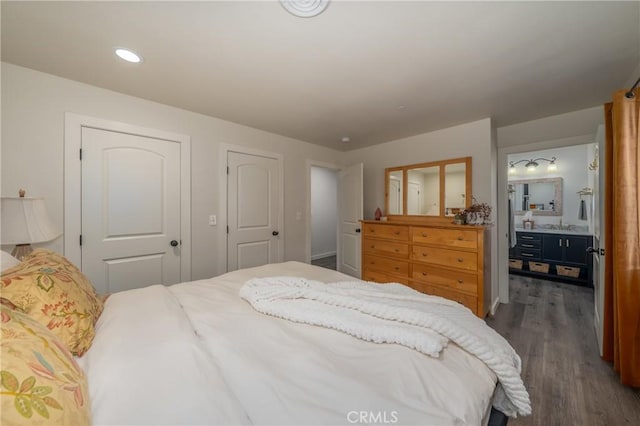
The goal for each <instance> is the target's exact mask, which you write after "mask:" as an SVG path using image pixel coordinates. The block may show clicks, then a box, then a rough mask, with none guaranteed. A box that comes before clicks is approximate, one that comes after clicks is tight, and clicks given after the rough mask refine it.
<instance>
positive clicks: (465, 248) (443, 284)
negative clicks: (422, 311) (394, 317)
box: [362, 220, 491, 318]
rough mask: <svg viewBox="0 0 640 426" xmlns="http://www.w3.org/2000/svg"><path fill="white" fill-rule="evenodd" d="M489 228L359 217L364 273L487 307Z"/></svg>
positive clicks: (480, 311)
mask: <svg viewBox="0 0 640 426" xmlns="http://www.w3.org/2000/svg"><path fill="white" fill-rule="evenodd" d="M489 252H490V246H489V233H488V229H487V228H485V227H484V226H469V225H449V224H443V225H440V224H437V225H435V224H428V225H427V224H424V223H414V222H401V221H388V222H380V221H373V220H364V221H362V279H363V280H365V281H375V282H380V283H385V282H398V283H402V284H406V285H408V286H409V287H412V288H414V289H415V290H418V291H421V292H423V293H427V294H432V295H436V296H441V297H445V298H447V299H451V300H455V301H456V302H459V303H462V304H463V305H465V306H467V307H468V308H469V309H471V311H473V312H474V313H475V314H476V315H477V316H479V317H481V318H484V317H485V316H486V314H487V312H489V307H490V303H491V300H490V294H491V279H490V276H489V268H486V269H485V267H484V266H485V263H486V264H487V265H488V264H489Z"/></svg>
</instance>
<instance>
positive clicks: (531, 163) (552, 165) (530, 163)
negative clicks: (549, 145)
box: [509, 157, 558, 174]
mask: <svg viewBox="0 0 640 426" xmlns="http://www.w3.org/2000/svg"><path fill="white" fill-rule="evenodd" d="M539 161H548V162H549V165H548V166H547V171H549V172H552V171H555V170H558V166H557V165H556V157H551V160H548V159H546V158H535V159H531V160H518V161H509V173H510V174H513V173H515V172H516V164H520V163H526V164H525V165H524V166H525V167H526V169H527V171H528V172H534V171H535V170H536V169H537V168H538V166H539V165H540V163H538V162H539Z"/></svg>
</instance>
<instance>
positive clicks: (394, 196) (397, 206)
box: [386, 179, 402, 214]
mask: <svg viewBox="0 0 640 426" xmlns="http://www.w3.org/2000/svg"><path fill="white" fill-rule="evenodd" d="M391 212H394V213H391ZM400 212H402V195H401V193H400V180H398V179H389V211H388V212H386V214H400Z"/></svg>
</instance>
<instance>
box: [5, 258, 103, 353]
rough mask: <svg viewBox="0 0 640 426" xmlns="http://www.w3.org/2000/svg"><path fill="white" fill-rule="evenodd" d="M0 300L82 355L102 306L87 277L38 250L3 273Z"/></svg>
mask: <svg viewBox="0 0 640 426" xmlns="http://www.w3.org/2000/svg"><path fill="white" fill-rule="evenodd" d="M0 284H1V285H2V297H4V298H6V299H8V300H9V301H11V302H12V303H13V304H14V305H15V306H16V307H17V308H18V309H19V310H21V311H22V312H24V313H26V314H29V315H30V316H31V317H33V318H34V319H36V320H37V321H38V322H40V323H41V324H42V325H44V326H45V327H47V328H48V329H49V330H51V331H52V332H53V333H54V334H55V335H56V336H57V337H58V338H59V339H60V340H61V341H62V342H63V343H64V344H65V345H66V346H67V348H68V349H69V351H71V353H72V354H74V355H77V356H81V355H82V354H83V353H84V352H85V351H86V350H87V349H89V346H91V342H92V341H93V337H94V335H95V330H94V325H95V323H96V321H97V320H98V317H99V316H100V314H101V313H102V309H103V307H104V303H103V302H102V300H101V299H100V298H99V297H98V295H97V294H96V291H95V289H94V288H93V286H92V285H91V282H89V280H88V279H87V277H86V276H85V275H84V274H83V273H82V272H80V271H79V270H78V268H76V267H75V266H74V265H73V264H71V262H69V261H68V260H67V259H65V258H64V256H62V255H60V254H57V253H55V252H53V251H50V250H45V249H37V250H34V251H33V252H32V253H31V254H30V255H29V256H27V257H25V258H24V259H23V261H22V263H20V265H18V266H15V267H13V268H11V269H7V270H5V271H2V276H1V277H0Z"/></svg>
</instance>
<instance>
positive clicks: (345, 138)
mask: <svg viewBox="0 0 640 426" xmlns="http://www.w3.org/2000/svg"><path fill="white" fill-rule="evenodd" d="M342 142H344V143H347V142H351V138H350V137H349V136H345V137H343V138H342Z"/></svg>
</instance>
